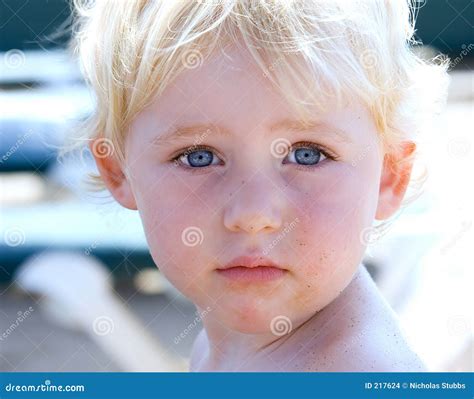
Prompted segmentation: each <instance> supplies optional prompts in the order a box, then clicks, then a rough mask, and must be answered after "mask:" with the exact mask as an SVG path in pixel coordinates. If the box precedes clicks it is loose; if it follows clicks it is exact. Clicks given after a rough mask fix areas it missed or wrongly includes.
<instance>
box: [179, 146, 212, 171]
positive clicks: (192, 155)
mask: <svg viewBox="0 0 474 399" xmlns="http://www.w3.org/2000/svg"><path fill="white" fill-rule="evenodd" d="M175 159H176V160H177V161H179V162H181V163H183V164H184V165H185V166H187V167H190V168H203V167H206V166H210V165H213V161H214V160H216V161H218V160H219V159H218V158H217V157H216V156H215V155H214V153H213V152H212V151H210V150H208V149H206V148H204V149H196V150H193V151H189V152H185V153H183V154H181V155H179V156H177V157H176V158H175ZM216 164H217V163H214V165H216Z"/></svg>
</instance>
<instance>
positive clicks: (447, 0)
mask: <svg viewBox="0 0 474 399" xmlns="http://www.w3.org/2000/svg"><path fill="white" fill-rule="evenodd" d="M415 3H418V4H419V6H418V7H419V10H418V17H417V20H416V31H417V32H416V36H417V38H419V39H420V40H421V41H422V42H423V44H424V45H429V46H433V47H435V48H436V49H438V50H439V51H441V52H442V53H445V54H448V55H450V56H457V55H459V53H461V51H463V50H464V49H466V47H468V46H469V44H471V43H472V38H473V27H472V24H473V21H474V1H472V0H418V1H416V2H415ZM467 56H468V57H472V56H473V54H468V55H467Z"/></svg>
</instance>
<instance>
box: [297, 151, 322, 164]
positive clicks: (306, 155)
mask: <svg viewBox="0 0 474 399" xmlns="http://www.w3.org/2000/svg"><path fill="white" fill-rule="evenodd" d="M295 158H296V160H297V162H298V163H301V164H303V165H313V164H316V163H317V162H318V161H319V158H320V155H319V151H317V150H315V149H297V150H296V152H295Z"/></svg>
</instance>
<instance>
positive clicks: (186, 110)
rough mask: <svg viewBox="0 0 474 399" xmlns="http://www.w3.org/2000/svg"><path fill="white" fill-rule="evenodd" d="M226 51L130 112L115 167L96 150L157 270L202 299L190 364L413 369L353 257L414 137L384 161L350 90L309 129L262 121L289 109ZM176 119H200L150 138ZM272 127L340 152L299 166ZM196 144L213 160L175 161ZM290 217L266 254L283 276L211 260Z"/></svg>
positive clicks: (399, 191) (389, 194)
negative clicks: (347, 98)
mask: <svg viewBox="0 0 474 399" xmlns="http://www.w3.org/2000/svg"><path fill="white" fill-rule="evenodd" d="M225 54H226V56H223V55H222V54H220V53H216V54H214V55H213V56H212V57H210V58H209V59H206V60H205V61H204V63H203V64H202V65H201V67H199V68H196V69H188V70H185V71H184V72H183V73H181V74H180V75H179V76H178V78H177V79H176V80H175V81H174V82H173V83H172V84H171V85H170V86H168V87H167V89H166V90H165V92H164V93H163V94H162V95H161V96H160V97H159V98H158V99H157V100H155V101H154V102H152V103H151V104H150V106H149V107H148V108H147V109H145V110H144V111H142V112H141V113H140V114H139V115H138V116H137V117H136V118H135V120H134V121H133V123H132V125H131V126H130V129H129V131H128V132H127V136H126V141H125V153H126V157H127V160H126V164H125V167H124V168H123V169H122V168H121V167H120V165H119V164H118V163H117V162H116V161H115V160H114V158H112V157H108V158H97V157H96V161H97V164H98V167H99V171H100V173H101V175H102V177H103V179H104V181H105V182H106V184H107V186H108V188H109V190H110V191H111V193H112V194H113V196H114V197H115V198H116V199H117V201H119V202H120V203H121V204H122V205H123V206H125V207H127V208H129V209H138V211H139V213H140V217H141V219H142V222H143V226H144V230H145V233H146V237H147V241H148V244H149V247H150V252H151V255H152V257H153V259H154V261H155V262H156V264H157V265H159V267H160V270H161V271H162V272H163V273H164V274H165V275H166V277H167V278H168V279H169V280H170V281H171V282H172V283H173V284H174V285H175V286H176V287H177V288H178V289H179V290H180V291H181V292H182V293H183V294H185V295H186V296H187V297H188V298H190V299H191V300H192V301H193V302H194V303H195V304H196V306H197V307H198V308H199V309H210V311H208V312H206V314H205V317H204V318H203V323H204V327H205V332H204V331H203V332H201V334H200V335H199V337H198V339H197V340H196V343H195V345H194V348H193V353H192V357H191V370H241V371H246V370H262V371H265V370H295V371H296V370H301V371H306V370H314V371H316V370H318V371H347V370H353V371H389V370H394V371H395V370H396V371H420V370H422V368H423V365H422V363H421V362H420V361H419V359H418V358H417V357H416V355H414V354H413V353H412V352H411V351H410V350H409V348H408V346H407V344H406V343H405V341H404V340H403V338H402V337H401V335H400V332H399V329H398V327H397V323H396V320H395V318H394V315H393V312H392V311H391V310H390V308H389V307H388V306H387V305H386V304H385V302H384V300H383V299H382V297H381V295H380V293H379V292H378V291H377V289H376V287H375V286H374V285H373V283H372V282H371V280H370V276H369V275H368V274H367V272H366V271H365V269H364V268H363V266H361V265H360V264H361V259H362V257H363V254H364V251H365V244H364V242H363V240H362V239H361V233H362V231H363V230H364V229H365V228H367V227H369V226H371V224H372V221H373V219H374V218H376V219H379V220H382V219H385V218H387V217H389V216H391V215H392V214H393V213H394V212H396V210H397V209H398V208H399V206H400V203H401V200H402V199H403V196H404V193H405V190H406V187H407V184H408V181H409V176H410V172H411V165H408V166H404V167H403V168H404V169H401V168H402V167H401V166H399V165H397V160H399V159H400V157H404V156H407V155H408V154H409V153H410V152H411V151H413V150H414V145H413V144H412V143H408V142H407V144H406V145H405V146H404V147H403V148H402V150H401V151H400V152H399V153H397V154H391V156H390V157H386V159H385V162H383V160H384V154H383V152H382V147H381V145H380V142H379V141H378V140H377V137H378V133H377V131H376V128H375V124H374V122H373V120H372V118H371V116H370V114H369V112H368V111H367V110H366V109H365V108H364V107H363V106H362V104H360V103H358V102H357V101H355V100H353V101H352V103H351V104H349V105H347V106H345V107H344V108H340V109H336V106H335V105H334V106H330V107H329V110H330V111H329V112H328V113H327V114H325V115H321V114H320V113H319V112H318V111H317V110H316V108H315V112H314V119H315V120H317V121H319V122H320V123H321V125H320V126H318V127H315V128H313V129H312V130H307V131H303V130H300V131H297V130H290V129H289V128H282V129H279V130H273V131H272V130H270V126H272V125H274V124H276V123H278V122H281V121H283V120H285V119H296V116H295V114H294V113H293V112H292V110H291V108H290V107H289V105H288V104H287V103H286V102H285V101H284V99H283V97H282V95H281V93H280V92H278V91H277V90H276V89H275V88H274V87H273V86H272V85H271V83H270V81H269V80H268V79H267V78H266V77H265V76H264V75H263V74H262V71H261V70H260V69H259V68H258V67H257V66H256V65H255V64H254V62H253V61H252V59H251V57H250V55H249V54H248V53H247V52H246V50H243V49H241V48H239V47H237V46H232V47H230V48H228V49H226V52H225ZM322 124H326V125H328V126H327V127H326V128H325V127H323V126H322ZM178 125H179V126H186V127H188V126H191V125H199V126H200V127H199V129H198V130H196V132H195V133H194V135H191V136H189V137H187V138H181V139H180V140H179V141H178V140H177V139H173V140H171V141H170V142H167V143H158V142H157V141H156V140H155V139H156V138H157V137H161V136H162V135H163V134H164V133H165V131H167V130H169V129H172V128H174V127H176V126H178ZM211 125H213V126H219V127H220V129H221V130H223V129H224V128H225V129H227V130H228V131H229V133H230V134H229V135H219V134H218V132H217V131H218V130H219V128H218V127H212V126H211ZM331 126H332V127H333V128H331ZM334 128H337V129H339V130H340V131H343V132H345V133H344V134H346V135H347V137H348V140H347V141H345V140H342V139H340V138H337V137H335V136H334V135H333V131H334ZM323 132H326V133H329V134H326V135H323V134H322V133H323ZM282 138H284V139H285V140H288V141H289V142H290V143H291V144H292V145H295V144H296V143H299V142H303V141H305V142H312V143H315V144H319V145H320V146H323V147H325V148H327V149H329V151H331V152H332V153H333V154H335V155H336V156H337V158H338V159H337V160H331V159H329V158H327V159H325V158H324V155H321V158H320V161H319V163H315V165H313V166H306V165H302V164H298V163H297V161H296V160H295V158H294V157H293V158H291V157H292V154H293V155H294V150H293V151H292V152H291V151H290V153H289V154H288V155H287V156H286V157H283V158H282V157H277V156H274V155H273V154H272V152H271V151H270V149H271V147H272V142H274V140H281V139H282ZM196 139H198V140H199V142H198V143H196ZM195 144H200V145H205V146H207V147H210V151H212V152H213V154H214V158H213V160H212V161H210V163H212V164H211V165H210V166H205V167H194V169H191V168H192V166H189V164H188V166H187V167H186V165H183V166H177V165H176V163H175V162H173V158H174V157H175V156H177V155H178V153H183V152H185V151H186V150H188V152H187V154H190V153H192V151H200V149H199V148H194V149H193V148H190V147H192V146H193V145H195ZM295 148H297V147H296V146H295ZM304 148H308V145H307V143H306V144H305V145H304ZM309 148H311V147H309ZM208 150H209V149H208ZM185 155H186V154H185ZM181 159H182V160H183V159H184V160H183V162H187V161H189V159H186V156H184V157H182V158H181ZM193 170H194V171H195V172H196V173H193ZM295 221H296V222H295ZM292 222H293V223H295V224H294V228H292V229H291V231H289V232H287V233H285V235H284V238H283V239H281V240H279V241H278V243H277V244H276V245H275V246H273V247H272V248H271V249H270V250H269V251H268V253H267V254H266V256H267V257H268V258H270V259H272V260H273V261H274V262H276V263H278V264H280V265H281V266H282V267H284V268H285V269H287V270H286V272H285V274H284V276H283V277H281V278H279V279H277V280H273V281H269V282H235V281H230V280H227V279H226V278H225V277H223V276H222V275H220V274H219V273H218V272H217V271H216V269H217V268H218V267H222V266H223V265H225V264H226V263H227V262H229V261H230V260H232V259H233V258H235V257H237V256H240V255H255V256H258V255H262V254H263V251H264V250H265V249H268V248H269V246H270V244H271V243H272V241H273V240H275V239H276V238H277V236H278V235H279V234H282V232H283V230H284V229H285V226H286V225H288V224H290V223H292ZM190 226H196V227H198V228H199V229H200V231H201V232H202V237H203V240H202V243H201V244H199V245H197V246H187V245H184V243H183V239H182V233H183V231H184V230H185V229H186V228H188V227H190ZM346 287H347V288H346ZM341 292H342V294H341ZM339 294H341V295H339ZM279 316H285V317H288V318H289V319H290V320H291V324H292V330H291V331H290V333H289V334H286V335H283V336H278V335H275V334H273V333H272V331H271V329H270V325H271V323H272V320H274V318H275V317H279Z"/></svg>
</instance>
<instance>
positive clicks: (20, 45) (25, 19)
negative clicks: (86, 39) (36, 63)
mask: <svg viewBox="0 0 474 399" xmlns="http://www.w3.org/2000/svg"><path fill="white" fill-rule="evenodd" d="M70 3H71V1H68V0H34V1H25V0H2V1H1V2H0V31H1V35H0V51H8V50H11V49H19V50H36V49H38V48H52V47H58V46H64V45H65V44H66V43H67V41H68V40H69V38H70V35H69V32H68V30H67V29H65V28H66V23H67V21H68V18H69V17H70V15H71V5H70Z"/></svg>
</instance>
